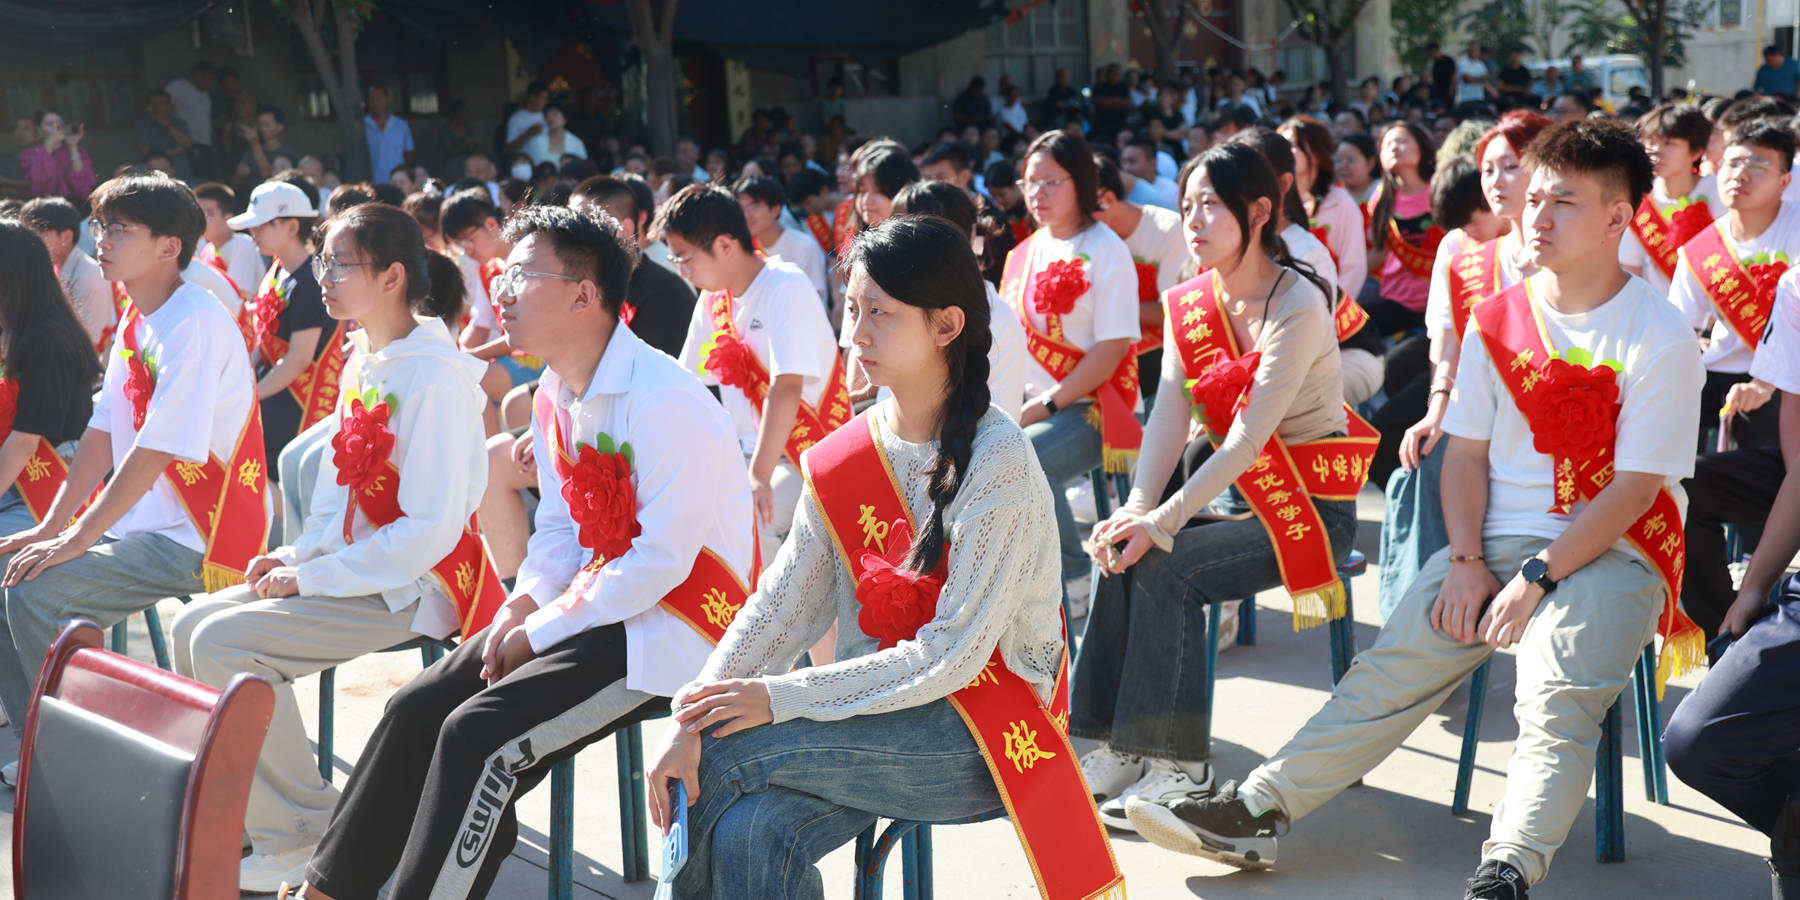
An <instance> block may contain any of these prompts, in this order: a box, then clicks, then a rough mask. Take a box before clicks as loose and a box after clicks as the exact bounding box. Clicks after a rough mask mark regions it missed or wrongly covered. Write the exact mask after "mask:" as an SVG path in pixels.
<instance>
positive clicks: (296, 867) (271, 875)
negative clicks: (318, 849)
mask: <svg viewBox="0 0 1800 900" xmlns="http://www.w3.org/2000/svg"><path fill="white" fill-rule="evenodd" d="M312 855H313V846H312V845H308V846H305V847H298V848H295V849H293V850H285V851H283V852H281V853H252V854H250V855H249V856H246V857H244V861H243V862H242V863H240V864H239V865H238V889H239V890H241V891H243V892H244V893H246V894H273V893H275V892H276V891H278V890H281V886H282V885H283V884H299V883H300V882H302V881H305V880H306V864H307V862H308V861H310V860H311V859H312Z"/></svg>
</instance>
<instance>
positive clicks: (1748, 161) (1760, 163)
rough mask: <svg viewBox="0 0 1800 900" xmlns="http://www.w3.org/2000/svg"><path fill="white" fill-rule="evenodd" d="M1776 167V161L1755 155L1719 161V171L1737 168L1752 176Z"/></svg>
mask: <svg viewBox="0 0 1800 900" xmlns="http://www.w3.org/2000/svg"><path fill="white" fill-rule="evenodd" d="M1774 168H1775V164H1774V163H1772V162H1769V161H1768V160H1766V159H1759V158H1757V157H1754V156H1734V157H1732V158H1731V159H1727V160H1724V161H1722V162H1720V163H1719V171H1721V172H1728V171H1732V170H1734V169H1735V170H1742V171H1743V172H1744V173H1746V174H1748V175H1751V176H1756V175H1761V174H1762V173H1764V172H1768V171H1771V170H1773V169H1774Z"/></svg>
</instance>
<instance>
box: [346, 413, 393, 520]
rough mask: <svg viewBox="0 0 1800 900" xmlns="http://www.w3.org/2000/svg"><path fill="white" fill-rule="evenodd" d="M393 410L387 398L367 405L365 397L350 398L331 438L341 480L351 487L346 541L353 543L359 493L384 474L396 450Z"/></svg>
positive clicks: (347, 510)
mask: <svg viewBox="0 0 1800 900" xmlns="http://www.w3.org/2000/svg"><path fill="white" fill-rule="evenodd" d="M391 413H392V410H391V409H390V407H389V406H388V405H387V402H386V401H385V400H384V401H382V402H379V403H376V404H375V405H374V406H365V405H363V401H362V398H361V397H352V398H350V404H349V406H347V407H345V408H344V410H343V411H342V413H341V414H340V415H339V417H338V433H337V434H336V435H333V436H332V438H331V450H332V454H331V464H332V465H333V466H336V467H337V483H338V484H340V485H343V486H344V487H347V488H349V489H350V500H349V502H347V503H345V504H344V540H345V542H349V541H350V540H351V538H350V519H351V517H352V516H353V515H355V513H356V494H357V492H358V491H361V490H363V489H364V488H366V487H368V486H369V485H370V484H371V483H372V482H374V481H375V479H376V478H378V477H380V476H381V468H382V466H384V465H386V464H387V461H388V457H389V456H390V455H392V454H393V452H394V432H393V431H392V430H391V429H389V428H388V417H389V415H391Z"/></svg>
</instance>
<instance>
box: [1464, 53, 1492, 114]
mask: <svg viewBox="0 0 1800 900" xmlns="http://www.w3.org/2000/svg"><path fill="white" fill-rule="evenodd" d="M1464 75H1469V76H1473V77H1475V78H1486V77H1488V67H1487V63H1484V62H1482V61H1481V60H1479V59H1470V58H1469V57H1468V56H1467V55H1463V56H1459V57H1457V58H1456V102H1458V103H1463V102H1467V101H1469V100H1480V99H1481V98H1482V97H1484V96H1486V95H1487V92H1486V91H1485V90H1484V89H1483V87H1482V85H1481V84H1480V83H1479V82H1476V83H1473V84H1471V83H1469V82H1466V81H1463V80H1462V79H1463V76H1464Z"/></svg>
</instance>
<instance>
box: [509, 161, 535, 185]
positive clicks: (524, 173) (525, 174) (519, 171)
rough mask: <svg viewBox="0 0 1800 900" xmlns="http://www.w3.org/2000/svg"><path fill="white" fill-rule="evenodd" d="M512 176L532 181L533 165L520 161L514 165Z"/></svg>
mask: <svg viewBox="0 0 1800 900" xmlns="http://www.w3.org/2000/svg"><path fill="white" fill-rule="evenodd" d="M512 177H514V178H517V179H519V180H520V181H530V180H531V167H530V166H528V165H526V164H524V163H519V164H518V165H516V166H513V167H512Z"/></svg>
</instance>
